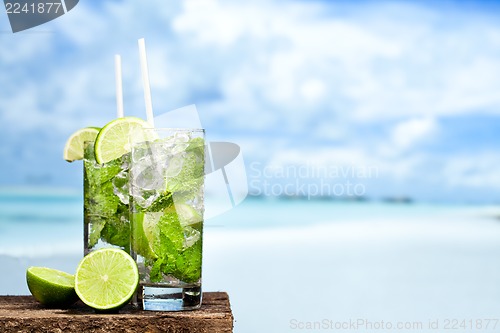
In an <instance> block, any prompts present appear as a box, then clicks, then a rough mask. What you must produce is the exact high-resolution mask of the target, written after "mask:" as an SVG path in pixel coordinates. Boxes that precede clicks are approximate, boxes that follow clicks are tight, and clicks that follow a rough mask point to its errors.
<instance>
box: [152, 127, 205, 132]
mask: <svg viewBox="0 0 500 333" xmlns="http://www.w3.org/2000/svg"><path fill="white" fill-rule="evenodd" d="M144 130H145V131H172V132H173V131H178V132H205V129H204V128H187V127H144Z"/></svg>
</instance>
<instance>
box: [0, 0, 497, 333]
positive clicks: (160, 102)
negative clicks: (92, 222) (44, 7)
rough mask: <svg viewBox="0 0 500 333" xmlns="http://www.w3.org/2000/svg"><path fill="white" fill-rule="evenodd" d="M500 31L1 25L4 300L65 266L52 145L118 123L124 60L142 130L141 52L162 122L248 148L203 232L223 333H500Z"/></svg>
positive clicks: (359, 8) (170, 14)
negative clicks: (223, 308)
mask: <svg viewBox="0 0 500 333" xmlns="http://www.w3.org/2000/svg"><path fill="white" fill-rule="evenodd" d="M499 18H500V4H499V3H497V2H494V1H451V0H450V1H440V2H432V1H377V2H375V1H319V0H318V1H299V0H295V1H292V0H271V1H263V0H257V1H251V2H248V1H247V2H244V1H225V0H189V1H179V2H163V1H159V0H152V1H147V2H144V1H141V2H139V1H128V0H123V1H117V0H108V1H99V2H88V1H87V2H85V1H81V2H80V3H79V4H78V5H77V6H76V7H75V8H74V9H73V10H71V11H70V12H68V13H67V14H65V15H63V16H61V17H60V18H58V19H56V20H54V21H50V22H48V23H46V24H44V25H41V26H39V27H36V28H33V29H30V30H26V31H24V32H19V33H15V34H13V33H12V31H11V30H10V26H9V21H8V19H7V15H6V14H5V13H2V14H0V40H1V44H2V47H1V48H0V73H1V75H0V87H1V89H0V123H1V124H2V130H1V131H0V140H1V142H2V144H1V145H0V160H1V164H0V168H1V169H0V170H1V172H0V272H1V273H0V294H2V295H5V294H17V295H19V294H28V293H29V291H28V289H27V287H26V284H25V270H26V268H27V267H28V266H30V265H37V266H49V267H54V268H59V269H63V270H66V271H69V272H71V271H74V269H75V268H76V265H77V264H78V261H79V259H80V258H81V256H82V252H83V251H82V247H83V245H82V238H83V207H82V205H83V200H82V196H83V194H82V178H83V177H82V173H83V171H82V165H81V163H79V162H78V161H77V162H74V163H71V164H69V163H67V162H65V161H64V160H63V158H62V151H63V147H64V143H65V141H66V139H67V138H68V137H69V135H70V134H71V133H73V132H74V131H75V130H77V129H79V128H81V127H85V126H102V125H104V124H105V123H106V122H108V121H110V120H112V119H113V118H114V116H115V114H116V111H115V109H116V107H115V82H114V63H113V61H114V55H115V54H121V56H122V65H123V84H124V106H125V114H126V115H134V116H139V117H144V114H145V113H144V102H143V91H142V85H141V84H142V83H141V76H140V67H139V59H138V58H139V56H138V52H137V39H138V38H142V37H144V38H145V39H146V45H147V51H148V61H149V69H150V79H151V87H152V98H153V106H154V110H155V113H157V114H158V113H162V112H166V111H169V110H174V109H178V108H180V107H183V106H185V105H190V104H196V107H197V111H198V115H199V118H200V121H201V123H202V124H203V126H204V127H205V129H206V133H207V139H208V140H211V141H226V142H233V143H236V144H238V145H239V146H240V148H241V153H242V156H243V159H244V161H245V169H246V177H245V179H243V180H242V181H243V182H244V183H245V184H246V187H247V188H248V196H247V198H246V199H245V200H244V201H243V202H242V203H241V204H239V205H237V206H236V207H234V208H233V209H231V210H230V211H227V212H225V213H223V214H220V215H218V216H214V217H212V218H210V219H207V220H206V222H205V225H206V228H205V236H204V271H203V285H204V290H205V291H219V290H221V291H227V292H228V293H229V296H230V300H231V305H232V308H233V312H234V316H235V332H237V333H253V332H296V331H323V330H338V331H345V332H355V331H360V330H362V331H367V332H369V331H381V330H382V329H380V325H381V323H382V322H383V323H385V325H387V324H388V323H390V325H392V326H391V327H390V328H388V327H387V326H385V329H386V330H392V331H401V332H403V331H412V330H413V331H429V332H430V331H434V332H435V331H436V323H437V325H438V327H437V328H438V330H445V329H447V328H450V329H451V328H453V327H452V326H453V325H452V324H453V321H454V320H456V321H457V323H460V324H461V325H462V326H460V327H459V328H460V329H462V330H463V331H474V330H478V329H483V330H484V329H486V330H489V331H493V330H500V316H499V315H498V311H499V309H500V264H499V263H498V258H500V188H499V184H500V168H499V167H498V165H499V164H500V150H499V148H498V142H499V139H500V134H499V133H500V93H499V92H500V74H499V73H500V58H499V57H498V54H500V19H499ZM239 188H242V187H241V186H240V187H239ZM207 195H210V193H207ZM210 204H211V205H217V201H212V202H211V203H210ZM345 323H347V325H344V324H345ZM352 323H356V324H359V325H358V326H353V325H349V324H352ZM447 323H448V327H446V324H447ZM478 323H479V324H478ZM486 323H489V324H488V325H489V326H488V327H487V328H486V327H485V326H486ZM370 324H371V326H370ZM377 325H379V326H377ZM478 325H482V326H481V327H482V328H479V326H478ZM377 327H378V328H377ZM457 327H458V326H457Z"/></svg>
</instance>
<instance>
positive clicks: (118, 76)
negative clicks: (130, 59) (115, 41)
mask: <svg viewBox="0 0 500 333" xmlns="http://www.w3.org/2000/svg"><path fill="white" fill-rule="evenodd" d="M115 81H116V117H117V118H122V117H123V89H122V58H121V57H120V55H119V54H115Z"/></svg>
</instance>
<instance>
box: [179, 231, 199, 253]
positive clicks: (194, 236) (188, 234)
mask: <svg viewBox="0 0 500 333" xmlns="http://www.w3.org/2000/svg"><path fill="white" fill-rule="evenodd" d="M200 236H201V233H200V232H199V231H198V230H196V229H194V228H192V227H189V226H187V227H185V228H184V244H183V245H184V248H185V249H187V248H188V247H191V246H193V245H194V243H196V242H197V241H198V240H199V239H200Z"/></svg>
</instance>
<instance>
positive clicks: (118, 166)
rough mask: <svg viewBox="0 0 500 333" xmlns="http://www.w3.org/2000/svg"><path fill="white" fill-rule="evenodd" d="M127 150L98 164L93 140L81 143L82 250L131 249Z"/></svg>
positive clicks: (128, 250)
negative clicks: (119, 155)
mask: <svg viewBox="0 0 500 333" xmlns="http://www.w3.org/2000/svg"><path fill="white" fill-rule="evenodd" d="M129 159H130V153H128V154H125V155H122V156H121V157H119V158H117V159H114V160H111V161H109V162H106V163H102V164H99V163H97V161H96V159H95V151H94V142H86V143H85V144H84V158H83V200H84V204H83V207H84V208H83V211H84V253H85V255H86V254H88V253H89V252H91V251H93V250H96V249H98V248H103V247H118V248H121V249H122V250H124V251H126V252H127V253H130V220H129V193H128V166H129Z"/></svg>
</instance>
